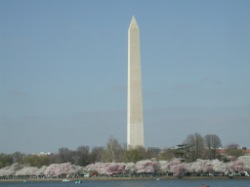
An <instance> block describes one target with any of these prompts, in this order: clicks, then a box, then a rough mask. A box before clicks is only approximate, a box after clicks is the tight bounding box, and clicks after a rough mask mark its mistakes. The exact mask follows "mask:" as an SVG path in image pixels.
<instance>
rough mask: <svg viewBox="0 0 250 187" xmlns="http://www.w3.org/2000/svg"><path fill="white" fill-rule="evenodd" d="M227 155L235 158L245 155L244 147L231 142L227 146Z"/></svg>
mask: <svg viewBox="0 0 250 187" xmlns="http://www.w3.org/2000/svg"><path fill="white" fill-rule="evenodd" d="M226 155H228V156H231V157H233V158H238V157H240V156H243V155H244V152H243V150H242V149H239V145H238V144H230V145H228V146H226Z"/></svg>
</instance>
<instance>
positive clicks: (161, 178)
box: [0, 176, 250, 183]
mask: <svg viewBox="0 0 250 187" xmlns="http://www.w3.org/2000/svg"><path fill="white" fill-rule="evenodd" d="M63 179H64V178H45V179H34V178H33V179H32V178H30V179H0V183H5V182H7V183H8V182H17V183H18V182H62V180H63ZM67 179H69V180H70V181H69V182H74V181H76V180H81V181H112V180H113V181H115V180H183V179H184V180H204V179H208V180H214V179H218V180H222V179H229V180H238V179H241V180H242V179H244V180H250V177H239V176H237V177H232V178H230V177H228V176H221V177H172V176H171V177H168V176H163V177H89V178H86V177H80V178H67Z"/></svg>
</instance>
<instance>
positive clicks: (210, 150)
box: [204, 134, 222, 159]
mask: <svg viewBox="0 0 250 187" xmlns="http://www.w3.org/2000/svg"><path fill="white" fill-rule="evenodd" d="M204 144H205V147H206V154H205V157H206V158H209V159H215V158H216V157H217V156H218V155H217V151H216V150H217V149H218V148H220V147H222V144H221V140H220V138H219V136H217V135H215V134H208V135H206V136H204Z"/></svg>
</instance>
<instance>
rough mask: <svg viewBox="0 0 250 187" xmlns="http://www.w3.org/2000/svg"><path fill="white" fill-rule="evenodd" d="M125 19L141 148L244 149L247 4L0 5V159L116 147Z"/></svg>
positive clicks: (249, 77) (249, 96)
mask: <svg viewBox="0 0 250 187" xmlns="http://www.w3.org/2000/svg"><path fill="white" fill-rule="evenodd" d="M133 15H134V16H135V17H136V20H137V23H138V25H139V27H140V32H141V58H142V59H141V60H142V61H141V63H142V78H143V101H144V126H145V144H146V146H147V147H149V146H157V147H165V146H167V147H171V146H175V145H176V144H180V143H182V142H183V140H184V139H185V138H186V137H187V136H188V135H189V134H193V133H196V132H197V133H200V134H201V135H206V134H211V133H212V134H217V135H218V136H219V137H220V139H221V141H222V144H223V145H224V146H225V145H227V144H230V143H237V144H239V145H241V146H247V147H248V148H250V138H249V137H250V135H249V132H250V84H249V81H250V1H248V0H245V1H244V0H239V1H238V0H233V1H232V0H220V1H217V0H208V1H205V0H190V1H186V0H178V1H174V0H171V1H170V0H137V1H131V0H128V1H122V0H106V1H102V0H36V1H34V0H0V24H1V25H0V102H1V103H0V107H1V108H0V112H1V115H0V152H4V153H13V152H15V151H20V152H24V153H33V152H40V151H50V152H57V151H58V149H59V148H60V147H68V148H69V149H76V148H77V147H78V146H80V145H89V146H90V147H94V146H104V145H106V143H107V141H108V139H109V138H110V136H114V137H115V138H117V139H118V140H119V142H120V143H126V108H127V96H126V94H127V47H128V46H127V34H128V33H127V32H128V27H129V24H130V21H131V18H132V16H133Z"/></svg>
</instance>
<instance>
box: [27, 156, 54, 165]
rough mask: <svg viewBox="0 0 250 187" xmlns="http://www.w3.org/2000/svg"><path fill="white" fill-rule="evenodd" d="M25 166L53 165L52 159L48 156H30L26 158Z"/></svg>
mask: <svg viewBox="0 0 250 187" xmlns="http://www.w3.org/2000/svg"><path fill="white" fill-rule="evenodd" d="M24 164H26V165H29V166H34V167H38V168H40V167H42V166H48V165H50V164H51V162H50V158H49V156H47V155H44V156H40V155H28V156H26V157H24Z"/></svg>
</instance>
